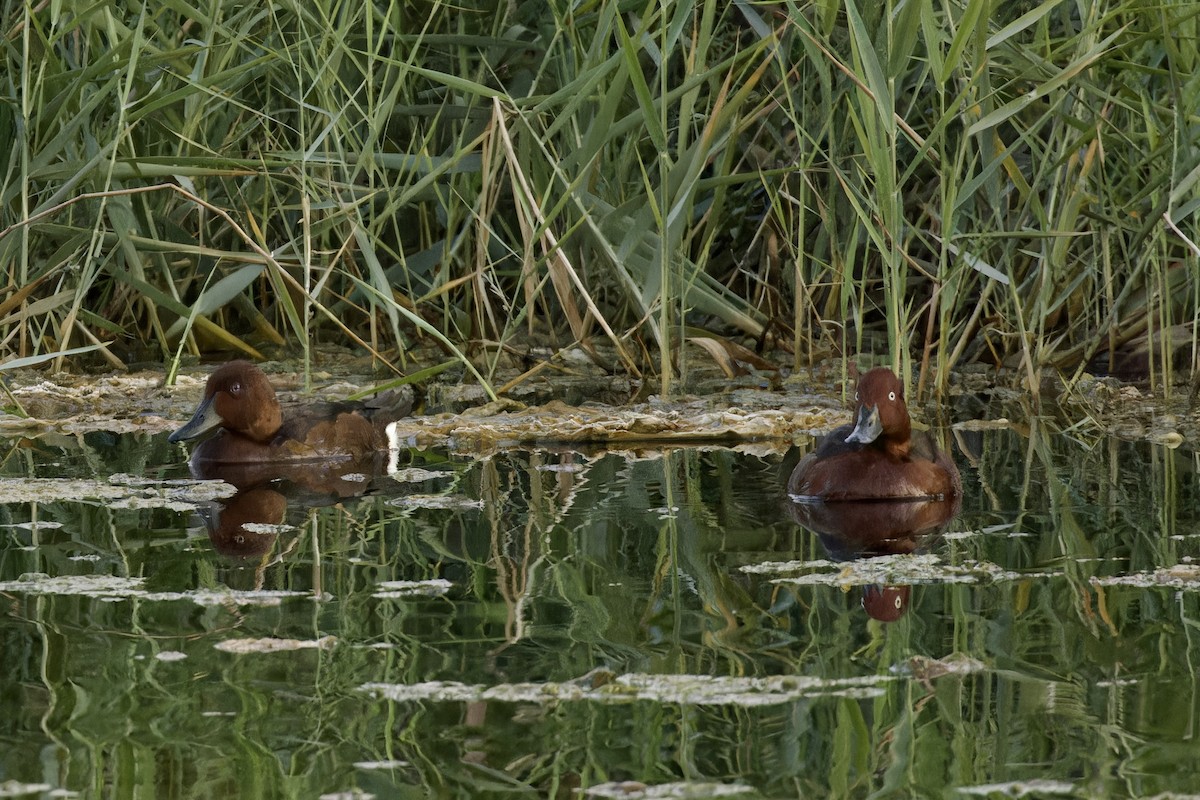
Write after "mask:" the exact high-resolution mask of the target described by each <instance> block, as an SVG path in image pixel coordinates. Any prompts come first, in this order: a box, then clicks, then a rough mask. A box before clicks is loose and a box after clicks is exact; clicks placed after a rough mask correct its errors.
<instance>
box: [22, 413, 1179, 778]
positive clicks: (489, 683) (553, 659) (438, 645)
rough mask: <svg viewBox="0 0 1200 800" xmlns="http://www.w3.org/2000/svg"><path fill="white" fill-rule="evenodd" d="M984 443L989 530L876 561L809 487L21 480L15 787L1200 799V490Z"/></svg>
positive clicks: (655, 469) (106, 437)
mask: <svg viewBox="0 0 1200 800" xmlns="http://www.w3.org/2000/svg"><path fill="white" fill-rule="evenodd" d="M955 439H956V446H955V457H956V460H957V461H958V463H959V465H960V468H961V470H962V472H963V477H964V482H965V485H966V496H965V497H964V499H963V502H962V508H961V511H960V512H959V514H958V516H957V517H956V518H954V519H953V520H952V521H951V522H950V523H949V524H948V526H947V527H946V528H945V530H944V531H942V532H940V533H933V534H930V535H927V536H925V537H923V538H921V539H920V540H919V541H916V542H915V543H914V550H913V552H911V553H908V554H904V555H896V556H888V557H886V558H883V559H860V560H853V559H852V558H851V556H852V555H853V554H852V553H849V552H846V551H845V550H843V549H838V548H836V547H832V548H831V547H830V546H829V542H828V541H823V540H822V539H821V538H819V537H818V536H817V535H815V534H814V533H812V532H811V531H808V530H806V529H803V528H801V527H800V526H799V525H798V524H797V523H796V521H795V520H794V515H793V514H792V513H791V512H790V511H789V500H788V498H787V497H786V496H785V495H784V493H783V488H782V487H783V485H784V481H785V478H786V474H787V471H788V470H789V468H790V465H791V464H792V463H794V462H795V460H796V459H797V458H798V455H799V452H798V451H793V452H790V453H782V452H780V453H766V454H761V453H760V454H749V453H741V452H738V451H735V450H730V449H719V448H716V449H704V448H694V449H677V450H668V451H662V450H653V451H651V450H647V451H644V452H623V453H608V454H604V455H587V454H581V453H577V452H569V451H567V452H551V451H540V452H539V451H512V452H507V453H504V454H502V455H498V456H492V457H488V458H484V459H478V460H477V459H471V458H466V457H463V456H450V455H447V454H444V453H436V452H413V453H406V454H403V456H402V458H401V466H402V467H405V468H406V471H405V472H403V473H401V475H400V477H401V478H402V480H396V479H394V478H390V477H386V476H385V477H369V476H368V477H366V479H364V480H361V481H359V483H360V484H361V486H362V488H363V489H365V490H367V491H369V494H367V495H365V496H352V494H353V493H352V492H351V491H350V490H349V489H347V488H346V487H345V486H344V485H342V484H343V483H344V481H342V482H339V483H336V484H335V485H332V488H331V486H330V485H326V484H320V485H309V486H299V487H297V486H292V487H290V488H289V487H279V486H268V487H265V488H264V489H262V490H261V491H262V493H261V494H258V495H251V494H248V493H246V492H244V493H243V494H242V495H241V496H239V499H238V501H240V505H238V504H235V503H236V502H238V501H234V500H231V499H230V498H228V497H215V498H214V496H213V495H214V494H221V492H213V491H212V487H211V486H203V485H196V484H195V483H193V482H192V481H190V480H189V479H188V475H187V472H186V470H185V469H184V468H183V467H182V465H181V463H180V462H181V459H182V451H181V450H179V449H177V448H175V447H172V446H169V445H167V444H166V442H165V440H164V438H163V437H162V436H155V437H150V436H144V435H120V436H117V435H111V434H104V433H97V434H88V435H86V436H80V437H57V438H55V437H43V438H37V439H23V440H9V441H4V442H0V445H2V446H3V449H2V450H0V452H2V453H3V454H4V459H3V462H2V467H0V476H2V477H3V481H4V482H3V483H2V484H0V526H2V527H0V599H2V601H3V604H4V610H3V614H0V658H2V660H3V662H2V665H0V666H2V668H0V708H2V709H3V713H0V787H5V791H8V790H9V789H11V793H12V794H16V795H18V796H19V795H20V794H21V792H27V793H29V794H37V793H42V792H49V791H52V790H66V791H68V792H72V793H75V794H77V795H78V796H82V797H108V796H155V797H216V796H219V797H229V796H239V797H280V796H296V797H317V796H322V795H330V796H346V797H350V796H355V793H359V796H362V795H364V794H370V795H374V796H377V797H398V796H400V797H408V796H413V797H416V796H422V797H427V796H435V797H475V796H481V795H489V796H505V795H513V796H531V797H532V796H538V797H541V796H549V797H571V796H578V795H576V794H574V793H575V792H576V791H577V790H582V791H585V792H588V793H590V794H591V795H593V796H625V797H629V796H634V797H636V796H639V795H638V794H637V792H638V791H640V790H641V789H642V788H643V787H645V788H648V789H651V790H653V791H655V792H659V793H661V794H658V795H656V796H663V795H666V796H704V797H709V796H719V795H730V796H746V797H758V796H761V797H797V796H822V797H823V796H835V797H863V796H868V795H880V796H897V797H901V796H904V797H907V796H914V795H922V796H924V795H940V796H954V795H959V796H973V795H982V796H986V795H989V794H991V795H996V796H999V795H1003V794H1014V793H1017V792H1021V791H1029V792H1032V793H1034V794H1037V795H1039V796H1046V795H1059V796H1067V797H1090V796H1145V795H1155V794H1158V793H1163V792H1193V791H1195V777H1194V776H1195V775H1196V774H1198V773H1200V748H1197V746H1196V742H1195V740H1194V734H1195V730H1196V723H1197V712H1198V711H1200V705H1198V702H1197V692H1196V677H1195V676H1196V674H1197V667H1198V666H1200V655H1197V653H1198V652H1200V648H1198V647H1197V645H1200V638H1198V634H1197V630H1200V628H1198V626H1197V619H1198V618H1200V609H1198V604H1197V587H1198V586H1200V566H1197V565H1196V562H1195V559H1196V556H1197V555H1198V551H1200V533H1198V532H1200V526H1198V524H1197V523H1198V520H1197V516H1198V513H1197V511H1198V509H1200V502H1198V501H1200V498H1198V497H1197V495H1198V490H1197V482H1196V474H1195V473H1196V466H1197V460H1196V457H1195V455H1194V454H1193V453H1192V452H1190V451H1187V450H1186V449H1180V450H1168V449H1166V448H1164V447H1161V446H1156V445H1150V444H1144V443H1143V444H1139V443H1128V442H1121V441H1117V440H1112V439H1102V438H1101V439H1093V440H1085V439H1081V438H1078V437H1072V436H1070V435H1062V434H1055V433H1051V432H1048V431H1046V430H1044V429H1042V428H1040V427H1038V426H1037V424H1036V423H1035V425H1034V427H1033V428H1032V430H1022V431H1021V432H1017V431H1014V430H1011V429H1007V428H1000V429H995V430H987V431H984V432H965V431H958V432H956V434H955ZM114 474H116V475H117V477H116V478H115V479H114V478H112V477H111V476H112V475H114ZM30 478H39V479H43V478H44V479H48V480H45V481H43V482H35V481H30V480H29V479H30ZM356 480H358V478H357V476H351V478H350V481H351V483H353V482H354V481H356ZM31 487H32V488H31ZM283 489H286V491H283ZM197 509H200V510H203V511H204V513H203V514H201V513H199V512H198V511H197ZM218 511H219V513H218ZM252 517H256V518H259V523H258V525H256V526H254V527H253V529H252V530H251V531H241V532H235V533H233V534H230V532H229V529H230V528H231V526H233V523H235V522H236V523H237V525H236V526H233V527H236V528H239V529H240V526H241V521H242V520H243V519H249V518H252ZM222 520H224V522H225V524H224V525H222V523H221V521H222ZM264 520H265V521H264ZM846 559H850V560H846ZM903 586H907V587H909V588H907V589H905V590H904V599H903V603H902V605H903V609H902V612H903V613H900V614H897V615H895V616H896V618H895V620H894V621H891V622H882V621H880V620H879V619H876V618H874V617H873V616H872V614H871V613H869V611H870V599H869V598H870V597H871V592H872V591H874V592H880V591H883V590H885V589H886V587H892V588H893V589H895V588H896V587H903ZM864 598H868V607H867V608H864ZM889 602H890V601H889ZM948 790H949V791H948ZM0 794H3V792H0Z"/></svg>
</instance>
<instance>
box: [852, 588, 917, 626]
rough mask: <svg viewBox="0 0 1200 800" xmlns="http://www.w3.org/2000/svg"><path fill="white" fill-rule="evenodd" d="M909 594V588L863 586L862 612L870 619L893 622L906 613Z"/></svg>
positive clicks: (910, 589) (910, 590)
mask: <svg viewBox="0 0 1200 800" xmlns="http://www.w3.org/2000/svg"><path fill="white" fill-rule="evenodd" d="M911 592H912V587H911V586H880V585H879V584H871V585H870V586H864V587H863V598H862V606H863V610H865V611H866V612H867V615H868V616H870V617H871V619H877V620H879V621H880V622H895V621H896V620H898V619H900V618H901V617H903V616H904V615H905V614H906V613H907V612H908V598H909V594H910V593H911Z"/></svg>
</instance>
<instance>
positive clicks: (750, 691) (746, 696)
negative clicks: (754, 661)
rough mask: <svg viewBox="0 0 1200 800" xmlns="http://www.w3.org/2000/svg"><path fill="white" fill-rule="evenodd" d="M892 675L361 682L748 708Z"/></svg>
mask: <svg viewBox="0 0 1200 800" xmlns="http://www.w3.org/2000/svg"><path fill="white" fill-rule="evenodd" d="M892 680H895V678H892V677H889V676H886V675H883V676H876V675H872V676H868V677H854V678H812V677H808V676H803V675H780V676H772V677H766V678H743V677H717V676H712V675H647V674H638V673H630V674H627V675H617V676H614V677H613V678H612V679H611V680H606V681H602V682H599V683H597V682H595V681H570V682H566V683H502V684H497V685H495V686H483V685H479V684H475V685H472V684H465V683H459V682H458V681H427V682H425V683H413V684H396V683H366V684H363V685H362V686H360V687H359V691H362V692H367V693H368V694H371V695H373V696H375V697H381V698H386V699H388V700H395V701H397V702H410V701H418V700H434V701H442V702H475V701H478V700H493V701H499V702H506V703H558V702H572V701H574V702H578V701H592V702H600V703H632V702H635V701H638V700H650V701H654V702H659V703H679V704H682V705H698V706H707V705H733V706H741V707H743V708H748V707H752V706H771V705H780V704H783V703H790V702H792V701H794V700H798V699H800V698H805V697H850V698H856V699H864V698H870V697H878V696H879V695H880V694H882V693H883V689H882V688H881V687H880V686H879V684H881V683H885V682H888V681H892Z"/></svg>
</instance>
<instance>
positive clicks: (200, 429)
mask: <svg viewBox="0 0 1200 800" xmlns="http://www.w3.org/2000/svg"><path fill="white" fill-rule="evenodd" d="M213 397H216V395H213V396H212V397H209V398H206V399H205V400H204V402H203V403H201V404H200V407H199V408H197V409H196V413H195V414H193V415H192V418H191V419H189V420H188V421H187V424H186V425H184V426H183V427H182V428H180V429H179V430H177V431H175V432H174V433H172V434H171V435H170V436H168V437H167V441H168V442H186V441H190V440H192V439H198V438H200V437H201V436H203V435H204V434H206V433H208V432H209V431H211V430H212V429H213V428H216V427H217V426H219V425H220V424H221V415H220V414H218V413H217V409H216V407H215V406H214V405H213Z"/></svg>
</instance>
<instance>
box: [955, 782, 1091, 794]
mask: <svg viewBox="0 0 1200 800" xmlns="http://www.w3.org/2000/svg"><path fill="white" fill-rule="evenodd" d="M958 792H959V793H961V794H970V795H989V794H1002V795H1004V796H1005V797H1025V796H1027V795H1031V794H1032V795H1045V794H1063V795H1072V796H1073V795H1074V794H1075V784H1073V783H1067V782H1066V781H1052V780H1042V779H1034V780H1031V781H1009V782H1007V783H987V784H983V785H981V786H960V787H958Z"/></svg>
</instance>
